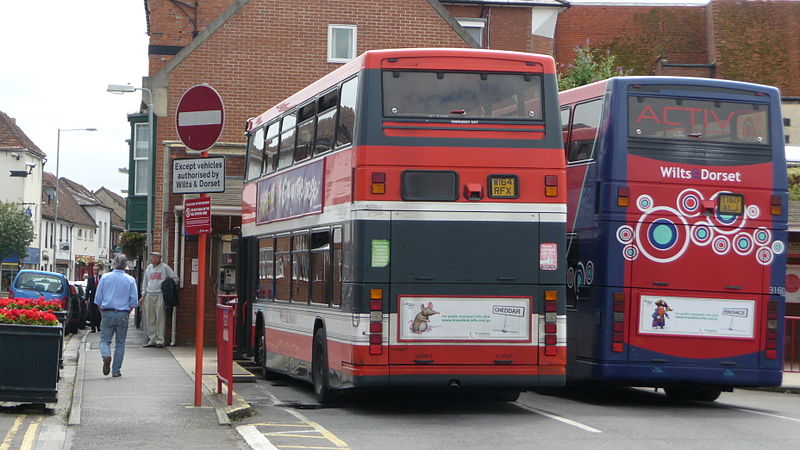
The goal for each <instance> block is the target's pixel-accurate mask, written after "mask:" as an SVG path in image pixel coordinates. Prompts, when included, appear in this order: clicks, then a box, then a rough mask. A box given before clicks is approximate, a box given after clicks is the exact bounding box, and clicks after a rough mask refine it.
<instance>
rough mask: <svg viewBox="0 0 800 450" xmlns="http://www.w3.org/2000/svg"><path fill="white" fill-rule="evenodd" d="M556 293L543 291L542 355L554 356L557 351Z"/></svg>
mask: <svg viewBox="0 0 800 450" xmlns="http://www.w3.org/2000/svg"><path fill="white" fill-rule="evenodd" d="M557 320H558V291H554V290H546V291H544V354H545V356H556V355H557V354H558V351H557V349H556V343H558V325H557V323H556V322H557Z"/></svg>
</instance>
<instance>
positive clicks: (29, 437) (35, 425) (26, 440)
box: [0, 414, 44, 450]
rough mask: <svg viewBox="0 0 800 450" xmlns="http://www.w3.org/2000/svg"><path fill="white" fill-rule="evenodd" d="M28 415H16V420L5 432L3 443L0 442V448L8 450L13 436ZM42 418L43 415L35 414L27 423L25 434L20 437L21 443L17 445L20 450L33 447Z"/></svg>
mask: <svg viewBox="0 0 800 450" xmlns="http://www.w3.org/2000/svg"><path fill="white" fill-rule="evenodd" d="M27 417H28V416H27V415H25V414H22V415H20V416H19V417H17V420H15V421H14V424H13V425H11V428H10V429H9V430H8V433H6V437H5V439H3V443H2V444H0V450H9V449H10V448H11V444H13V443H14V438H15V437H17V433H18V432H19V430H20V428H22V425H23V424H24V423H25V419H26V418H27ZM42 419H44V416H36V418H35V419H34V420H33V422H31V423H30V424H28V429H27V430H26V431H25V436H23V437H22V444H21V445H20V446H19V447H18V448H19V449H20V450H30V449H32V448H33V444H35V443H36V432H37V431H39V424H40V423H41V422H42Z"/></svg>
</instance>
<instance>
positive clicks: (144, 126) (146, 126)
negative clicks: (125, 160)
mask: <svg viewBox="0 0 800 450" xmlns="http://www.w3.org/2000/svg"><path fill="white" fill-rule="evenodd" d="M149 126H150V124H149V123H146V122H142V123H137V124H135V125H134V131H133V133H134V136H133V177H134V178H133V191H134V192H133V195H147V194H148V192H147V191H148V189H149V188H150V170H149V168H150V164H147V166H148V171H147V172H148V173H147V177H148V179H147V180H146V181H145V186H146V187H145V190H144V191H139V183H138V181H139V171H138V170H137V167H138V164H137V161H147V154H148V153H149V151H148V150H149V149H145V155H144V156H138V157H137V156H136V146H137V144H138V142H139V135H140V133H141V132H142V131H141V130H142V129H146V130H147V145H148V147H149V146H150V145H151V143H150V129H149Z"/></svg>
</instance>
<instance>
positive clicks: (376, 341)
mask: <svg viewBox="0 0 800 450" xmlns="http://www.w3.org/2000/svg"><path fill="white" fill-rule="evenodd" d="M382 340H383V339H381V335H380V334H370V335H369V344H370V345H380V344H381V341H382Z"/></svg>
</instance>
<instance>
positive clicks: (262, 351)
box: [258, 333, 276, 380]
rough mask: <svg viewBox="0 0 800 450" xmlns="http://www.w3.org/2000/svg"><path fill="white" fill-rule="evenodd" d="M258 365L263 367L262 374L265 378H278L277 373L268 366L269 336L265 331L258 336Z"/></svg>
mask: <svg viewBox="0 0 800 450" xmlns="http://www.w3.org/2000/svg"><path fill="white" fill-rule="evenodd" d="M258 366H259V367H261V376H263V377H264V379H265V380H274V379H275V378H276V376H275V373H274V372H272V371H270V370H269V368H268V367H267V338H266V337H265V336H264V334H263V333H262V334H261V336H259V337H258Z"/></svg>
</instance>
